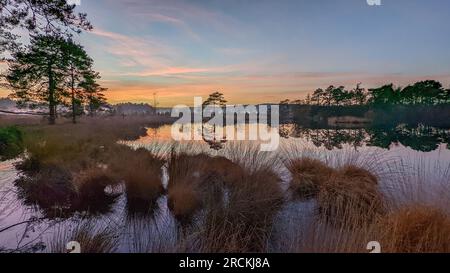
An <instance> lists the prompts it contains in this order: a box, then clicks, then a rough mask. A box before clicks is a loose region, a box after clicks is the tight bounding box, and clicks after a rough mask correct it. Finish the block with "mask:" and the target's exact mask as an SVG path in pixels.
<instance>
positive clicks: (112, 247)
mask: <svg viewBox="0 0 450 273" xmlns="http://www.w3.org/2000/svg"><path fill="white" fill-rule="evenodd" d="M71 241H75V242H78V243H80V247H81V253H113V252H115V251H116V250H117V246H118V241H117V234H116V233H115V231H114V230H113V229H112V228H110V227H103V228H100V227H97V226H95V224H93V223H92V222H82V223H79V224H77V225H76V226H74V227H71V226H62V227H60V230H58V231H57V233H56V234H55V236H54V238H52V239H51V241H50V249H49V251H50V252H51V253H67V252H69V251H70V250H68V249H67V248H66V245H67V243H68V242H71Z"/></svg>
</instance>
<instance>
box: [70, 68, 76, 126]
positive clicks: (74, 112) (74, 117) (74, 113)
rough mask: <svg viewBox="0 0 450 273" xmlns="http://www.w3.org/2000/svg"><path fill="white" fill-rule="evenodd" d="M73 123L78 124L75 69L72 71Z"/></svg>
mask: <svg viewBox="0 0 450 273" xmlns="http://www.w3.org/2000/svg"><path fill="white" fill-rule="evenodd" d="M71 76H72V83H71V85H72V86H71V87H72V123H73V124H76V123H77V113H76V105H75V78H74V75H73V69H72V75H71Z"/></svg>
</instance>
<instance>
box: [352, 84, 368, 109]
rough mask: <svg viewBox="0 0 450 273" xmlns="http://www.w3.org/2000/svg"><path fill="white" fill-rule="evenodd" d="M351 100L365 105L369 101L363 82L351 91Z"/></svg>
mask: <svg viewBox="0 0 450 273" xmlns="http://www.w3.org/2000/svg"><path fill="white" fill-rule="evenodd" d="M351 94H352V96H351V100H352V101H353V102H354V104H357V105H363V104H365V103H366V102H367V93H366V90H365V89H364V88H361V83H358V84H357V85H356V88H355V89H353V90H352V91H351Z"/></svg>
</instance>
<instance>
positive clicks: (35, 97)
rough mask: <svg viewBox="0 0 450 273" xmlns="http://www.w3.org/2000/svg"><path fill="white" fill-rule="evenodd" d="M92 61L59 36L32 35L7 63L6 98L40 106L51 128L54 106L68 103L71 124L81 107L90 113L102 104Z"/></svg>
mask: <svg viewBox="0 0 450 273" xmlns="http://www.w3.org/2000/svg"><path fill="white" fill-rule="evenodd" d="M92 65H93V60H92V59H91V58H90V57H89V56H88V55H87V53H86V52H85V51H84V49H83V47H81V46H80V45H78V44H75V43H73V42H72V41H70V40H66V39H64V38H62V37H60V36H51V35H36V36H33V37H32V40H31V43H30V45H29V46H28V47H27V48H26V50H24V51H22V50H20V51H17V52H16V53H14V54H13V56H12V59H11V60H9V69H8V71H7V73H6V75H5V79H6V81H7V84H6V86H7V87H9V88H11V89H12V90H13V93H12V94H11V95H10V96H11V97H13V98H16V99H19V101H21V102H26V101H34V102H44V103H46V104H48V107H49V123H50V124H54V123H55V119H56V113H57V111H56V107H57V105H58V104H61V103H65V102H66V101H70V102H69V103H67V104H70V105H71V106H72V120H73V122H74V123H75V122H76V115H77V112H79V109H80V107H79V106H81V104H82V103H83V102H87V103H88V104H89V105H90V109H91V110H92V109H94V107H95V105H98V104H101V103H102V102H104V98H103V94H102V93H101V92H103V91H104V90H105V89H103V88H101V87H100V86H99V85H98V83H97V79H98V78H99V75H98V73H96V72H94V71H93V70H92Z"/></svg>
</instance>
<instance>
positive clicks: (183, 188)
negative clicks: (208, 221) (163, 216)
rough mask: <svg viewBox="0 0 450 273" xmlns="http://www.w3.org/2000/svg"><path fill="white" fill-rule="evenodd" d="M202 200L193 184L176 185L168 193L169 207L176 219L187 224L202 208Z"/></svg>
mask: <svg viewBox="0 0 450 273" xmlns="http://www.w3.org/2000/svg"><path fill="white" fill-rule="evenodd" d="M201 198H202V194H201V193H199V192H198V189H196V187H195V186H194V185H193V184H176V185H174V186H172V187H171V188H170V190H169V192H168V197H167V205H168V207H169V209H170V211H171V212H172V213H173V215H174V216H175V218H176V219H178V220H180V221H181V222H187V221H189V220H191V218H192V216H193V215H194V214H195V212H197V211H198V210H199V209H200V208H201V207H202V202H203V201H202V199H201Z"/></svg>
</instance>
